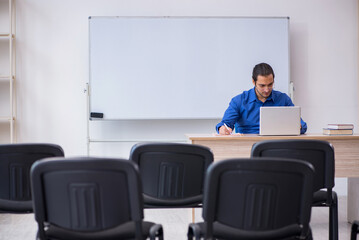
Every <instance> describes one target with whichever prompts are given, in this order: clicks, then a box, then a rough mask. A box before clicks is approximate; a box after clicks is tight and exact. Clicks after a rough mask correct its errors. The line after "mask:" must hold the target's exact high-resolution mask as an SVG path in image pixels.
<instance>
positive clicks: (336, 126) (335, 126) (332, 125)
mask: <svg viewBox="0 0 359 240" xmlns="http://www.w3.org/2000/svg"><path fill="white" fill-rule="evenodd" d="M326 128H327V129H354V124H342V123H339V124H335V123H329V124H328V125H327V127H326Z"/></svg>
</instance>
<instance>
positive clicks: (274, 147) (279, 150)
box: [251, 139, 338, 240]
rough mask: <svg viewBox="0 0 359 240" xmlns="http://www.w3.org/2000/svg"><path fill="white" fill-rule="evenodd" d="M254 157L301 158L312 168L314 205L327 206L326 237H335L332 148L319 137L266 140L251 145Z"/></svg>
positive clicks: (336, 203) (336, 223)
mask: <svg viewBox="0 0 359 240" xmlns="http://www.w3.org/2000/svg"><path fill="white" fill-rule="evenodd" d="M251 155H252V156H253V157H284V158H294V159H300V160H304V161H306V162H309V163H311V164H312V165H313V166H314V169H315V177H314V195H313V202H312V205H313V206H324V207H329V239H330V240H338V198H337V194H336V192H334V191H333V187H334V169H335V162H334V149H333V147H332V145H331V144H330V143H329V142H326V141H319V140H296V139H294V140H268V141H262V142H257V143H255V144H254V145H253V147H252V153H251Z"/></svg>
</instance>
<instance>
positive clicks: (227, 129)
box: [218, 125, 232, 135]
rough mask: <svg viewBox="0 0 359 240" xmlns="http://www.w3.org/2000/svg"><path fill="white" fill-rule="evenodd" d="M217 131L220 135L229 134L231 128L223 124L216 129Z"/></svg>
mask: <svg viewBox="0 0 359 240" xmlns="http://www.w3.org/2000/svg"><path fill="white" fill-rule="evenodd" d="M218 133H219V134H220V135H231V134H232V129H231V128H230V127H226V126H224V125H223V126H221V127H220V128H219V129H218Z"/></svg>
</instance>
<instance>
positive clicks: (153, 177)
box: [130, 143, 213, 207]
mask: <svg viewBox="0 0 359 240" xmlns="http://www.w3.org/2000/svg"><path fill="white" fill-rule="evenodd" d="M130 160H131V161H133V162H135V163H136V164H137V165H138V166H139V169H140V174H141V179H142V186H143V193H144V202H145V206H146V207H193V206H198V205H199V204H201V203H202V197H203V186H204V175H205V172H206V170H207V168H208V166H209V165H210V164H211V163H212V162H213V154H212V152H211V150H210V149H209V148H207V147H203V146H199V145H192V144H184V143H183V144H181V143H145V144H136V145H134V146H133V147H132V150H131V153H130Z"/></svg>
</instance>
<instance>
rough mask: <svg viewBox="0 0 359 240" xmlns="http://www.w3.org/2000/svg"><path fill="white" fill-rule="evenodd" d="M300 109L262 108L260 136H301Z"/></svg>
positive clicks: (294, 107)
mask: <svg viewBox="0 0 359 240" xmlns="http://www.w3.org/2000/svg"><path fill="white" fill-rule="evenodd" d="M300 115H301V113H300V107H298V106H293V107H289V106H287V107H261V108H260V115H259V135H300Z"/></svg>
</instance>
